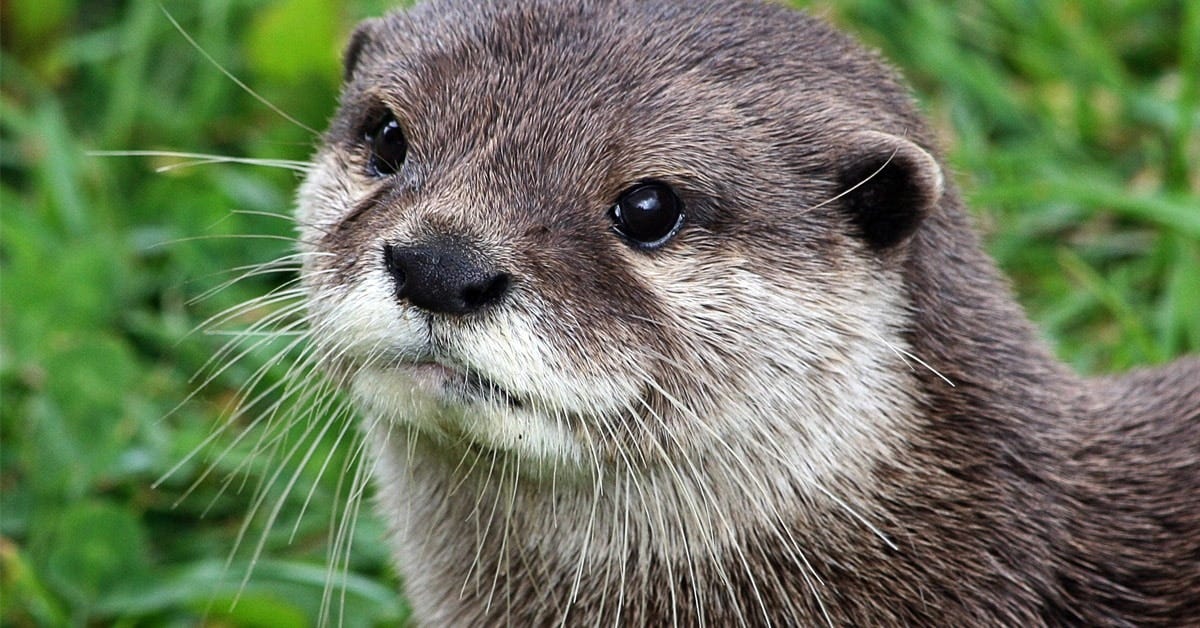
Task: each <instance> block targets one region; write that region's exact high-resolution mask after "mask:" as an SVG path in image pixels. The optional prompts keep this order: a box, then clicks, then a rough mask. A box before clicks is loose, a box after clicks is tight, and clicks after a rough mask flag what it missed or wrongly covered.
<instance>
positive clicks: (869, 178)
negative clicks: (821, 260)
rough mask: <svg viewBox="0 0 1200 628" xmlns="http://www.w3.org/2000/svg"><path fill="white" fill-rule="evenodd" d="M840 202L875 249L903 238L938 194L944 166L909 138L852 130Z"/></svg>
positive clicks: (860, 233)
mask: <svg viewBox="0 0 1200 628" xmlns="http://www.w3.org/2000/svg"><path fill="white" fill-rule="evenodd" d="M840 176H841V180H840V185H841V187H842V199H841V200H842V207H843V208H844V209H845V211H846V212H847V213H848V214H849V216H850V220H851V221H852V223H853V224H854V226H855V227H857V229H858V234H859V235H860V236H861V237H862V238H863V239H864V240H865V241H866V242H867V244H869V245H870V246H871V247H872V248H873V249H875V250H877V251H884V250H888V249H891V248H892V247H894V246H896V245H898V244H900V243H901V242H904V241H905V240H907V239H908V238H909V236H911V235H912V234H913V233H914V232H915V231H916V230H917V227H918V226H919V225H920V224H921V221H922V220H923V219H924V218H925V216H927V215H929V214H930V213H931V212H932V211H933V209H934V207H935V206H936V205H937V203H938V201H939V200H940V199H941V197H942V190H943V186H944V183H943V178H942V168H941V166H939V165H938V162H937V160H936V159H934V158H933V156H932V155H930V154H929V153H928V152H926V151H925V150H924V149H922V148H921V147H920V146H917V145H916V144H914V143H912V142H911V141H909V140H907V139H904V138H902V137H898V136H895V135H889V134H887V133H880V132H876V131H860V132H858V133H855V134H853V135H851V136H850V145H849V146H848V147H847V150H846V152H845V153H844V154H843V161H842V169H841V174H840Z"/></svg>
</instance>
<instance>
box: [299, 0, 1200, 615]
mask: <svg viewBox="0 0 1200 628" xmlns="http://www.w3.org/2000/svg"><path fill="white" fill-rule="evenodd" d="M384 110H391V111H393V112H394V113H395V114H396V115H397V117H398V118H400V120H401V123H402V124H403V125H404V126H405V128H406V130H407V131H409V133H410V134H411V140H410V141H411V148H410V162H411V163H410V165H406V169H405V170H403V171H402V172H401V173H400V174H398V175H396V177H395V178H394V179H389V180H385V181H378V180H374V179H372V178H371V177H369V176H368V174H367V173H366V172H365V167H364V164H365V161H366V153H365V152H364V147H363V143H362V140H361V138H362V134H363V129H364V128H365V126H367V125H369V124H370V123H371V121H372V120H373V119H374V118H375V117H377V116H378V115H379V113H380V112H381V111H384ZM937 155H938V152H937V150H936V147H935V142H934V141H933V140H932V138H930V137H929V135H928V132H927V130H926V129H925V125H924V124H923V123H922V122H921V121H920V119H919V117H918V115H917V113H916V112H915V109H914V107H913V105H912V103H911V101H910V98H909V96H908V94H907V92H906V90H905V89H904V88H903V87H902V86H901V85H900V84H899V82H898V81H896V79H895V78H894V77H893V75H892V73H891V72H890V71H889V70H887V69H886V67H885V66H884V65H883V64H882V63H881V62H880V61H879V60H877V59H876V58H875V57H874V56H873V55H871V54H869V53H865V52H863V51H861V50H860V49H859V47H858V46H856V45H855V44H853V43H852V42H851V41H850V40H848V39H847V38H846V37H844V36H842V35H840V34H837V33H836V32H834V31H832V30H831V29H830V28H828V27H827V26H825V25H824V24H822V23H820V22H818V21H816V20H813V19H811V18H808V17H806V16H803V15H801V14H798V13H794V12H791V11H788V10H786V9H784V8H782V7H777V6H773V5H766V4H758V3H753V2H712V3H691V2H689V3H682V2H681V3H677V4H676V3H670V2H648V3H635V2H624V1H620V0H617V1H613V2H601V1H585V2H578V3H569V4H568V3H558V2H549V1H546V2H511V3H510V2H496V3H475V2H461V3H455V2H431V3H428V4H424V5H421V6H418V7H416V8H414V9H413V10H411V11H409V12H407V13H398V14H393V15H390V16H388V17H385V18H382V19H380V20H374V21H370V22H368V23H366V24H365V25H364V26H363V27H361V28H360V30H359V31H358V32H357V33H356V35H355V37H354V39H353V41H352V43H351V44H350V46H349V48H348V52H347V63H346V84H345V91H344V95H343V102H342V105H341V109H340V111H339V114H338V116H337V117H336V118H335V120H334V122H333V123H332V125H331V128H330V130H329V131H328V132H327V134H326V136H325V141H324V144H323V146H322V148H321V150H320V152H319V153H318V155H317V156H316V157H315V158H314V166H315V167H314V169H313V170H312V171H311V173H310V174H309V177H308V179H307V180H306V182H305V184H304V187H303V189H302V191H301V208H300V212H299V217H300V221H301V224H302V225H305V226H304V227H303V229H302V237H301V239H302V247H301V248H302V251H304V253H305V254H306V256H307V259H306V264H305V266H306V271H305V284H306V289H307V292H308V302H309V309H310V317H311V319H312V321H313V333H312V335H313V337H314V339H315V340H316V342H317V346H318V352H319V353H320V354H321V355H322V356H324V358H325V362H326V363H327V369H328V370H329V371H330V372H331V374H332V379H333V380H334V381H337V382H339V383H341V384H342V385H344V386H345V387H346V388H348V389H350V390H351V392H352V394H353V395H354V396H355V398H356V399H357V400H358V403H359V406H360V408H361V410H362V412H363V415H364V430H365V432H366V437H367V441H366V442H367V444H368V446H369V447H370V448H371V449H372V450H373V453H374V459H375V463H374V466H373V468H372V473H373V476H374V479H375V485H376V487H377V489H378V493H379V498H380V499H379V501H380V510H381V512H382V513H383V515H384V517H385V519H386V520H387V522H388V523H389V525H390V526H391V527H392V529H393V547H394V549H395V554H396V556H397V563H398V565H399V567H400V569H401V572H402V573H403V574H404V576H405V582H406V584H405V587H406V593H407V594H408V596H409V598H410V599H411V601H412V604H413V608H414V612H415V613H416V617H417V618H418V619H419V620H420V621H421V622H422V623H424V624H427V625H430V626H440V625H499V624H505V623H507V624H510V625H520V626H523V625H548V624H557V623H566V624H570V625H601V624H607V625H664V624H669V623H677V624H679V625H695V624H701V623H704V624H709V625H739V624H742V625H764V624H775V625H811V624H819V623H829V624H834V625H997V626H1012V625H1063V624H1071V625H1164V626H1167V625H1172V626H1177V625H1188V624H1196V623H1200V362H1198V361H1197V360H1195V359H1187V360H1182V361H1179V362H1177V363H1176V364H1174V365H1172V366H1169V367H1166V368H1163V369H1158V370H1145V371H1138V372H1135V373H1131V374H1129V375H1126V376H1123V377H1116V378H1102V379H1095V380H1083V379H1080V378H1079V377H1077V376H1076V375H1074V374H1072V373H1070V372H1068V371H1067V370H1066V369H1065V368H1064V367H1063V366H1061V365H1060V364H1059V363H1058V362H1056V361H1055V360H1054V359H1053V358H1052V357H1051V356H1050V355H1049V353H1048V352H1047V350H1046V349H1045V348H1044V347H1043V346H1042V344H1041V342H1040V341H1039V340H1038V339H1037V335H1036V333H1035V331H1034V330H1033V329H1032V328H1031V326H1030V325H1029V323H1028V322H1027V319H1026V318H1025V316H1024V314H1023V312H1022V311H1021V310H1020V308H1019V307H1018V306H1017V305H1016V304H1015V302H1014V300H1013V298H1012V296H1011V294H1010V291H1009V288H1008V286H1007V284H1006V283H1005V282H1004V281H1003V280H1002V279H1001V278H1000V277H999V275H998V273H997V271H996V269H995V266H994V264H993V262H992V261H991V260H990V259H988V258H987V257H986V255H985V254H984V253H983V252H982V249H981V248H980V245H979V243H978V241H977V238H976V236H975V235H974V233H973V230H972V227H971V225H970V224H969V219H968V218H967V214H966V212H965V210H964V208H963V207H962V202H961V200H960V197H959V195H958V193H957V191H956V190H955V188H954V186H953V184H952V183H950V182H949V181H946V180H945V177H944V176H943V174H942V172H941V168H940V166H938V162H937V161H936V158H937ZM651 177H652V178H661V179H667V180H670V181H671V182H672V183H673V184H674V185H677V186H678V187H679V189H680V190H682V194H683V196H684V200H685V203H686V204H687V207H688V215H687V221H688V222H687V223H686V224H685V228H684V231H682V232H681V233H680V235H679V237H678V238H677V239H675V240H673V241H672V242H671V243H669V244H668V245H667V246H666V247H664V248H663V249H662V250H660V251H654V252H644V251H637V250H634V249H632V248H631V247H629V246H627V245H626V243H624V242H622V241H621V240H620V239H619V238H618V237H616V236H615V234H613V232H612V231H611V229H610V228H609V223H608V222H607V218H606V216H605V213H604V212H605V210H606V209H607V206H608V205H610V204H611V202H612V200H613V199H614V198H615V196H616V195H617V194H618V193H619V192H620V190H621V189H623V188H624V187H625V186H628V185H629V184H630V183H632V182H635V181H638V180H641V179H644V178H651ZM431 233H454V234H458V235H462V236H466V237H468V238H471V239H472V241H473V242H475V243H476V244H477V245H478V246H479V247H480V248H481V249H482V250H483V251H485V252H486V254H487V255H489V256H490V258H491V259H493V260H494V261H495V263H497V264H498V265H500V266H502V267H504V268H506V269H509V270H511V271H512V272H513V274H514V275H515V276H516V277H517V278H518V282H517V284H516V287H515V289H514V292H513V294H511V295H509V297H510V298H508V299H506V300H505V301H504V303H503V304H502V305H500V306H499V307H497V308H494V309H493V310H489V311H488V312H486V313H481V314H479V315H472V316H468V317H462V318H448V317H436V316H427V315H425V314H422V313H420V312H414V311H413V308H411V307H410V306H407V305H406V304H404V303H403V302H398V301H397V300H395V299H393V298H390V288H389V286H388V280H387V278H386V277H385V276H384V273H383V271H382V266H383V264H382V261H381V259H380V257H379V254H378V250H379V246H380V244H381V243H382V242H385V241H391V242H395V241H407V240H413V239H418V238H421V237H424V236H426V235H428V234H431ZM429 347H435V348H437V349H438V350H439V351H442V352H443V354H442V357H443V358H444V359H446V360H450V361H453V362H454V364H455V365H457V366H462V367H468V366H469V367H471V368H472V369H474V370H477V371H481V372H484V373H485V374H486V375H487V376H488V377H489V378H491V380H492V381H494V382H496V384H497V385H500V386H504V387H505V388H506V389H507V390H508V391H515V392H516V393H517V394H518V396H522V395H524V396H523V397H522V398H523V400H524V404H523V405H522V406H521V407H520V408H515V409H514V408H505V407H502V406H500V405H497V404H489V403H487V402H485V401H479V400H475V401H474V402H472V404H469V405H466V406H464V407H452V406H453V404H450V405H449V406H448V405H446V404H443V403H442V402H440V401H438V400H437V399H431V398H430V397H429V396H428V395H423V394H422V393H420V392H419V391H417V392H414V390H413V386H412V385H410V383H409V382H408V381H407V380H406V379H405V377H404V375H403V373H395V372H393V371H392V370H390V369H393V368H394V367H395V366H396V365H397V364H399V365H403V364H405V363H406V361H409V360H412V359H415V356H418V354H421V352H423V351H426V350H428V348H429Z"/></svg>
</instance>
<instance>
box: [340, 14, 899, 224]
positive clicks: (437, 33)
mask: <svg viewBox="0 0 1200 628" xmlns="http://www.w3.org/2000/svg"><path fill="white" fill-rule="evenodd" d="M466 4H467V5H468V6H458V5H455V6H453V8H451V7H449V6H447V5H448V3H444V2H431V3H426V4H421V5H419V6H417V7H414V8H413V9H411V10H409V11H403V12H396V13H393V14H391V15H389V16H387V17H385V18H382V19H381V20H379V21H374V22H368V23H367V24H366V25H364V26H363V27H362V28H361V29H360V31H359V33H358V34H357V35H356V38H355V40H354V42H353V43H352V44H351V46H350V49H349V50H348V53H347V83H346V85H345V90H344V94H343V104H342V107H341V109H340V113H339V115H338V117H337V119H336V121H335V124H334V126H333V129H332V130H331V134H330V136H329V137H328V140H329V141H330V142H335V143H336V142H345V141H346V140H347V138H349V139H354V138H355V136H357V135H361V132H362V130H363V127H364V125H369V124H370V123H371V119H370V118H371V116H377V115H378V114H379V112H380V111H383V110H388V111H391V112H394V113H395V115H396V116H397V117H398V118H399V120H400V122H401V124H402V126H403V127H404V128H405V132H406V134H407V135H408V138H409V142H410V145H411V146H410V149H411V151H412V155H413V157H414V162H415V163H416V164H419V167H414V168H412V173H411V174H412V176H414V177H417V178H419V179H420V181H421V182H422V183H427V182H430V181H431V180H433V181H438V182H440V181H445V182H447V183H452V184H458V185H460V186H461V187H462V188H464V189H470V190H488V191H490V193H492V194H499V195H503V194H508V195H512V196H519V197H520V198H521V199H533V200H535V201H537V204H539V205H553V204H554V203H555V202H561V201H569V202H571V203H578V202H579V201H580V200H589V201H592V202H595V203H608V202H611V200H612V198H613V197H614V196H615V195H616V194H617V193H618V192H619V191H620V190H621V189H623V188H624V187H625V186H628V185H629V184H630V183H631V182H632V181H636V180H639V179H646V178H667V177H672V178H674V179H677V180H679V181H680V183H681V184H683V185H687V186H688V187H691V188H693V189H694V190H695V191H696V192H697V193H699V194H703V195H704V196H706V197H709V198H714V197H721V196H726V197H728V196H732V195H725V194H723V192H725V191H727V190H738V191H739V192H740V193H741V194H743V195H745V194H746V193H747V192H755V191H757V190H759V189H761V188H765V187H768V186H773V187H775V188H781V187H785V186H806V185H808V184H809V183H813V184H814V185H816V184H819V183H821V181H820V180H819V179H820V175H822V174H827V173H828V171H829V170H830V169H831V168H830V161H831V159H832V158H833V156H834V155H835V154H836V151H831V150H830V148H831V146H833V147H836V146H837V144H838V141H839V136H840V135H843V134H847V133H851V132H853V131H855V130H857V129H858V128H860V127H864V126H870V127H872V128H876V129H878V130H884V131H889V132H896V133H901V134H905V135H909V136H911V134H913V133H914V131H916V130H917V129H918V127H917V123H916V122H915V121H913V120H910V119H908V118H909V116H908V112H907V107H906V106H905V105H907V97H906V96H904V95H903V92H901V91H900V90H899V88H897V87H896V86H895V85H894V84H893V82H892V80H891V77H890V76H888V75H887V73H886V72H885V71H884V70H882V69H881V68H880V67H879V65H878V64H876V63H874V60H873V59H870V58H868V57H867V56H865V55H863V54H861V53H860V52H858V51H857V50H856V49H853V48H851V47H849V43H848V42H847V41H845V40H844V39H843V38H842V37H841V36H840V35H838V34H836V33H834V32H833V31H831V30H830V29H828V28H827V27H826V26H825V25H823V24H820V23H819V22H816V21H814V20H812V19H810V18H807V17H806V16H802V15H799V14H796V13H794V12H791V11H787V10H786V9H784V8H783V7H776V6H773V5H767V4H758V3H734V4H730V3H724V2H721V3H704V2H700V3H686V4H684V5H682V6H680V5H670V4H668V3H655V2H649V3H647V2H621V1H616V2H582V3H558V2H532V3H525V2H520V3H518V2H489V3H466ZM780 50H789V51H792V52H793V53H792V54H788V55H786V56H783V57H781V55H780V54H779V51H780ZM864 83H867V84H870V85H871V86H873V87H874V86H880V88H881V90H882V92H883V93H884V96H883V97H875V96H866V97H864V95H863V92H864V91H866V90H863V87H864ZM875 91H879V90H875ZM889 96H890V97H889ZM897 103H899V105H900V106H897ZM535 164H536V165H535ZM750 174H753V177H751V176H750ZM788 174H795V175H800V176H791V177H788V176H786V175H788ZM813 179H816V181H812V180H813ZM567 182H569V183H570V184H572V185H571V186H564V185H563V184H564V183H567ZM566 187H570V188H571V189H569V191H567V190H564V188H566ZM581 189H582V190H586V192H587V193H588V194H589V195H590V197H589V198H587V199H580V198H578V193H579V190H581ZM825 191H826V190H825V189H823V188H819V187H818V188H816V189H811V190H810V189H790V190H787V192H788V193H789V196H791V197H792V198H793V199H794V198H795V196H796V194H797V193H812V195H813V196H819V195H820V193H821V192H825ZM564 192H567V193H568V196H569V198H566V197H564ZM727 200H729V201H732V202H733V203H736V202H737V201H738V199H737V198H728V199H727ZM750 200H751V201H760V202H753V205H756V206H762V205H764V204H765V203H763V202H761V201H763V200H765V199H750ZM511 201H512V199H510V198H492V199H488V200H487V202H489V203H492V204H495V205H509V204H511ZM727 205H728V203H727ZM789 206H796V204H795V203H789ZM730 209H733V208H732V207H730Z"/></svg>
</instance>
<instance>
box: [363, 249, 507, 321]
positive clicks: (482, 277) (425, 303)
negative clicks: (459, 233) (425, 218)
mask: <svg viewBox="0 0 1200 628" xmlns="http://www.w3.org/2000/svg"><path fill="white" fill-rule="evenodd" d="M383 263H384V267H385V268H386V270H387V272H388V274H389V275H391V277H392V281H393V282H394V283H395V286H396V297H397V298H399V299H401V300H404V301H408V302H409V303H411V304H412V305H414V306H416V307H418V308H421V309H422V310H425V311H427V312H434V313H438V314H453V315H457V316H462V315H466V314H471V313H473V312H476V311H479V310H481V309H483V308H485V307H487V306H489V305H492V304H494V303H496V302H497V301H499V300H500V299H501V298H503V297H504V295H505V293H507V292H508V288H509V285H510V284H511V283H512V277H511V276H510V275H509V274H508V273H506V272H503V271H501V270H498V269H496V268H495V267H494V265H493V264H491V263H490V262H489V261H488V260H487V259H486V257H485V256H484V255H483V254H481V253H480V252H478V251H477V250H475V248H474V247H472V246H470V245H469V244H468V243H466V242H463V241H462V240H461V239H460V238H455V237H448V236H438V237H434V238H431V239H428V240H424V241H420V242H417V243H415V244H411V245H394V244H384V245H383Z"/></svg>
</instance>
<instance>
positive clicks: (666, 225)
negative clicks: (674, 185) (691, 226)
mask: <svg viewBox="0 0 1200 628" xmlns="http://www.w3.org/2000/svg"><path fill="white" fill-rule="evenodd" d="M611 214H612V219H613V223H614V226H615V228H616V230H617V232H618V233H620V234H621V235H623V236H625V237H626V238H627V239H629V240H630V241H631V242H633V243H634V244H635V245H637V246H639V247H641V248H646V249H654V248H658V247H660V246H662V245H663V244H666V243H667V240H670V239H671V236H673V235H675V234H676V233H677V232H678V231H679V227H680V226H682V225H683V202H682V201H680V200H679V197H678V196H676V194H675V191H674V190H672V189H671V187H670V186H668V185H667V184H665V183H659V182H657V181H651V182H648V183H639V184H638V185H635V186H633V187H631V188H629V189H627V190H625V191H624V192H622V193H621V196H620V197H618V198H617V203H616V205H613V207H612V211H611Z"/></svg>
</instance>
